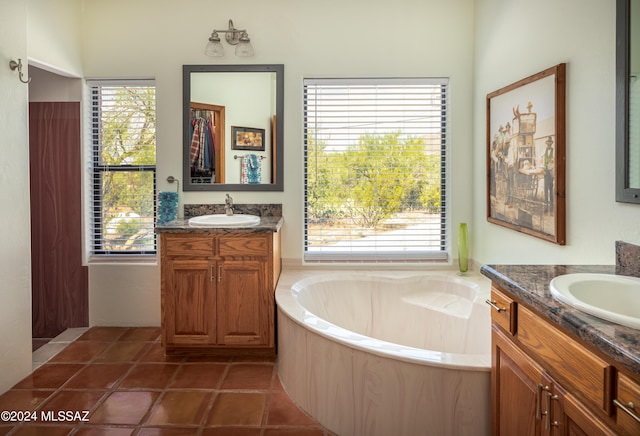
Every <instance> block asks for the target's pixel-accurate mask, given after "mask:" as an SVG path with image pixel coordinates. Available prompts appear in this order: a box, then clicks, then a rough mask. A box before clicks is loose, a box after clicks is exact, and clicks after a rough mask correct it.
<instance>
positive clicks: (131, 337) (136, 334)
mask: <svg viewBox="0 0 640 436" xmlns="http://www.w3.org/2000/svg"><path fill="white" fill-rule="evenodd" d="M161 332H162V331H161V330H160V327H132V328H130V329H128V330H127V331H126V332H124V334H123V335H122V336H120V337H119V338H118V340H119V341H143V342H154V341H156V340H158V339H160V334H161Z"/></svg>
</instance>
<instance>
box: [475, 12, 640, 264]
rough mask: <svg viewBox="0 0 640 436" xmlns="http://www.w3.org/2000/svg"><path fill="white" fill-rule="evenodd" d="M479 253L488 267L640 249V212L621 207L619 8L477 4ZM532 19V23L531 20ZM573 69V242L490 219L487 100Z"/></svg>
mask: <svg viewBox="0 0 640 436" xmlns="http://www.w3.org/2000/svg"><path fill="white" fill-rule="evenodd" d="M476 11H477V17H476V32H475V63H474V69H475V72H474V77H475V85H474V95H475V102H474V130H473V133H474V146H473V149H474V155H473V170H474V180H475V183H474V188H473V195H474V215H473V217H474V219H473V222H474V227H475V229H473V230H471V232H472V234H473V235H474V239H473V247H474V248H473V249H474V257H475V258H476V259H477V260H479V261H480V262H482V263H532V264H563V263H564V264H613V263H614V262H615V256H614V255H615V249H614V241H616V240H618V239H622V240H626V241H629V242H634V243H640V225H639V223H640V207H639V206H637V205H628V204H622V203H616V202H615V183H614V182H615V180H614V179H615V130H614V127H615V126H614V121H615V15H616V14H615V2H614V1H602V0H562V1H558V0H538V1H535V2H532V1H528V0H476ZM523 17H526V19H523ZM561 62H566V63H567V88H566V91H567V101H566V114H567V122H566V132H567V137H566V139H567V144H566V145H567V147H566V149H567V152H566V159H567V160H566V171H567V172H566V185H567V186H566V192H567V245H566V246H564V247H562V246H558V245H555V244H553V243H550V242H546V241H543V240H540V239H537V238H534V237H531V236H527V235H524V234H521V233H517V232H514V231H512V230H509V229H506V228H503V227H501V226H497V225H494V224H490V223H488V222H487V221H486V209H485V198H486V183H485V165H486V164H485V151H486V143H485V120H486V118H485V99H486V95H487V94H488V93H490V92H492V91H494V90H497V89H500V88H502V87H503V86H506V85H508V84H510V83H513V82H516V81H517V80H520V79H522V78H525V77H528V76H530V75H532V74H535V73H537V72H539V71H542V70H544V69H546V68H548V67H551V66H553V65H556V64H558V63H561Z"/></svg>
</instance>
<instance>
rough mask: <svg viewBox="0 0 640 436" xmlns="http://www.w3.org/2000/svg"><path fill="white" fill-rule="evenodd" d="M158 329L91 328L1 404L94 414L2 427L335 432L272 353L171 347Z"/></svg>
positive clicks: (31, 431) (212, 433)
mask: <svg viewBox="0 0 640 436" xmlns="http://www.w3.org/2000/svg"><path fill="white" fill-rule="evenodd" d="M77 334H80V332H78V333H77ZM160 334H161V331H160V329H159V328H158V327H141V328H138V327H94V328H91V329H89V330H88V331H86V332H85V333H84V334H82V336H81V337H80V338H79V339H77V340H75V341H74V342H72V343H71V344H69V345H68V346H66V347H65V348H64V349H62V351H61V352H60V353H58V355H56V356H54V357H53V359H52V360H51V361H49V362H48V363H45V364H44V365H43V366H41V367H40V368H38V369H37V370H36V371H34V372H33V373H32V374H31V375H29V376H28V377H26V378H25V379H23V380H22V381H20V382H19V383H18V384H16V386H15V387H14V388H13V389H12V390H10V391H8V392H6V393H5V394H3V395H0V410H16V411H18V410H36V411H38V412H40V411H44V412H57V411H64V410H71V411H75V412H83V411H85V410H86V411H88V412H89V413H90V414H89V422H58V423H55V422H53V423H46V424H45V423H42V422H37V423H32V424H17V423H16V426H15V427H14V426H12V425H8V424H9V423H2V422H0V436H9V435H10V436H15V435H27V436H28V435H46V436H57V435H58V434H60V435H73V436H83V435H105V436H124V435H136V436H138V435H140V436H153V435H158V436H165V435H166V436H178V435H186V436H190V435H193V434H199V435H202V436H280V435H282V436H285V435H286V436H320V435H323V433H324V434H326V435H331V433H328V432H327V431H326V430H325V429H323V428H322V427H321V426H320V425H319V424H318V423H316V422H315V421H314V420H313V419H312V418H310V417H309V416H307V415H306V414H305V413H304V412H303V411H301V410H300V409H298V408H297V407H296V406H295V404H294V403H293V402H292V401H291V399H290V398H289V397H288V396H287V394H286V393H285V392H284V389H283V387H282V384H281V383H280V380H279V378H278V376H277V374H276V371H275V366H276V360H275V359H274V358H273V357H266V358H265V357H246V358H245V357H206V356H165V354H164V349H163V348H162V345H161V343H160ZM70 340H72V338H71V339H70ZM47 346H48V345H47ZM56 351H57V350H56ZM38 352H39V351H38ZM39 416H41V415H39ZM265 420H266V422H264V421H265ZM1 424H7V425H4V426H3V425H1ZM332 436H336V435H332Z"/></svg>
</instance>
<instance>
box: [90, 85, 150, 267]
mask: <svg viewBox="0 0 640 436" xmlns="http://www.w3.org/2000/svg"><path fill="white" fill-rule="evenodd" d="M88 85H89V87H90V98H91V143H92V155H91V176H92V178H91V183H92V190H91V192H92V196H91V216H90V220H91V235H90V237H91V247H90V253H91V255H94V256H105V255H132V254H155V252H156V238H155V234H154V225H155V210H156V204H155V203H156V202H155V199H156V180H155V179H156V178H155V171H156V103H155V86H154V83H153V81H112V82H105V81H102V82H88Z"/></svg>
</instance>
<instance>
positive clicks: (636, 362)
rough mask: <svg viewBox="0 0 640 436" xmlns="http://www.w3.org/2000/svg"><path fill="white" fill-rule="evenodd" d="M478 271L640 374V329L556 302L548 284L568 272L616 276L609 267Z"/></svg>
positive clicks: (488, 268)
mask: <svg viewBox="0 0 640 436" xmlns="http://www.w3.org/2000/svg"><path fill="white" fill-rule="evenodd" d="M480 272H481V273H482V274H483V275H485V276H486V277H488V278H490V279H491V280H492V281H493V282H494V283H496V284H497V285H499V286H500V287H502V288H503V289H505V290H506V291H508V292H510V293H511V294H513V296H515V297H516V298H517V299H519V300H520V301H522V302H523V303H525V304H526V305H528V306H530V307H532V308H534V309H535V310H537V311H538V312H540V313H541V314H543V315H544V316H545V317H547V318H548V319H549V320H551V321H552V322H554V323H556V324H559V325H561V326H562V327H564V328H565V329H566V330H568V331H570V332H571V333H573V334H575V335H576V336H578V337H580V338H582V339H583V340H584V341H585V342H587V343H589V344H592V345H593V346H595V347H596V348H598V349H600V350H601V351H602V352H603V353H604V354H606V355H607V356H609V357H610V358H612V359H613V360H615V361H616V362H619V363H620V364H621V365H622V366H624V367H626V368H627V369H628V370H630V371H632V372H634V373H636V374H638V375H640V330H636V329H633V328H631V327H625V326H622V325H618V324H614V323H611V322H608V321H605V320H601V319H600V318H596V317H594V316H591V315H589V314H586V313H584V312H581V311H579V310H577V309H573V308H572V307H570V306H568V305H566V304H564V303H561V302H559V301H557V300H556V299H555V298H553V296H552V295H551V291H550V290H549V282H550V281H551V279H553V278H554V277H556V276H559V275H563V274H571V273H606V274H615V273H616V267H615V266H613V265H611V266H593V265H591V266H577V265H576V266H568V265H483V266H482V268H481V270H480Z"/></svg>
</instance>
